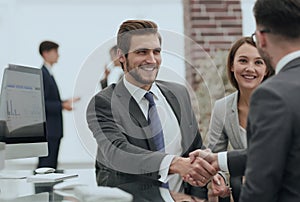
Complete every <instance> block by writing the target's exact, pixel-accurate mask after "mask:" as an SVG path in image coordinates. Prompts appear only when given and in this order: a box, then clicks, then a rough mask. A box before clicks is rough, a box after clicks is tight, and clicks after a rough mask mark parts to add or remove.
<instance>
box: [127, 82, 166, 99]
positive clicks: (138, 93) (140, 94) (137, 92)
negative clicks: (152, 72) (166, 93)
mask: <svg viewBox="0 0 300 202" xmlns="http://www.w3.org/2000/svg"><path fill="white" fill-rule="evenodd" d="M123 78H124V79H123V82H124V85H125V87H126V88H127V90H128V91H129V93H130V94H131V95H132V97H133V98H134V99H135V101H136V102H137V103H139V102H140V101H141V100H142V99H143V98H144V95H145V94H146V93H147V92H150V91H151V92H152V94H153V95H154V98H155V99H158V95H159V92H160V91H159V88H158V87H157V85H156V83H155V82H153V84H152V86H151V88H150V90H149V91H146V90H144V89H142V88H140V87H137V86H135V85H133V84H132V83H130V82H129V81H127V80H126V76H124V77H123Z"/></svg>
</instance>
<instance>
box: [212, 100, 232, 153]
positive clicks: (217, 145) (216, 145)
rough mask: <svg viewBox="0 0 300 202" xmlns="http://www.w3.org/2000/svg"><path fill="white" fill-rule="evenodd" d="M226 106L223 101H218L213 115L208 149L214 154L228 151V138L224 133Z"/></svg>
mask: <svg viewBox="0 0 300 202" xmlns="http://www.w3.org/2000/svg"><path fill="white" fill-rule="evenodd" d="M225 107H226V105H225V103H224V102H222V101H216V103H215V106H214V108H213V112H212V115H211V120H210V125H209V129H208V146H207V147H208V148H209V149H211V150H212V151H213V152H220V151H226V150H227V146H228V137H227V134H225V132H224V124H225V118H226V117H225V116H226V113H225V112H226V109H225Z"/></svg>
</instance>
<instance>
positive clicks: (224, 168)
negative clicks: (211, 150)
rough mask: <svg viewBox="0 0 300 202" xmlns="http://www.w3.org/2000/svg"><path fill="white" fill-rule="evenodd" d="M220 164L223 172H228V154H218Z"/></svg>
mask: <svg viewBox="0 0 300 202" xmlns="http://www.w3.org/2000/svg"><path fill="white" fill-rule="evenodd" d="M218 164H219V167H220V170H221V171H224V172H228V165H227V152H219V153H218Z"/></svg>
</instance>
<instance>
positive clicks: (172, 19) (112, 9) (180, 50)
mask: <svg viewBox="0 0 300 202" xmlns="http://www.w3.org/2000/svg"><path fill="white" fill-rule="evenodd" d="M184 1H187V0H143V1H139V0H85V1H81V0H43V1H41V0H0V44H1V54H0V72H1V76H0V78H2V72H3V69H4V68H5V67H6V66H7V64H9V63H13V64H23V65H28V66H33V67H37V68H39V67H40V66H41V65H42V58H41V56H40V55H39V52H38V46H39V44H40V42H41V41H43V40H52V41H55V42H57V43H59V44H60V48H59V54H60V58H59V61H58V63H57V64H56V65H55V66H54V69H53V71H54V75H55V78H56V81H57V83H58V86H59V88H60V93H61V97H62V99H64V98H69V97H72V96H80V97H81V100H80V101H79V102H78V103H75V104H74V108H75V110H74V111H73V112H64V114H63V115H64V138H63V140H62V144H61V147H60V154H59V167H60V168H64V169H65V168H93V166H94V156H95V153H96V147H97V145H96V142H95V141H94V139H93V137H92V134H91V133H90V131H89V130H88V128H87V124H86V118H85V109H86V106H87V104H88V102H89V100H90V98H91V97H92V96H93V94H95V93H96V92H97V91H98V90H99V84H98V82H99V81H100V79H101V77H102V76H103V72H104V67H105V65H106V64H110V58H109V53H108V50H109V48H110V47H111V46H112V45H114V43H116V39H115V36H116V32H117V30H118V27H119V25H120V24H121V23H122V22H123V21H125V20H127V19H137V18H139V19H150V20H153V21H155V22H156V23H157V24H158V25H159V29H161V30H162V31H163V33H164V34H165V35H168V36H170V35H171V36H173V37H174V38H172V37H168V36H167V37H164V34H163V49H164V48H165V47H167V49H172V48H173V46H175V48H176V50H177V51H176V54H172V53H169V52H168V51H166V52H163V64H162V66H163V67H165V68H171V69H172V72H176V74H174V75H175V77H174V76H170V74H169V71H164V69H163V68H162V69H161V72H160V74H159V78H160V79H164V80H174V81H175V82H181V83H183V84H185V82H184V78H185V74H186V72H185V62H184V60H183V59H182V57H184V55H185V53H184V51H185V39H184V33H185V32H184V17H185V16H184V9H183V3H184ZM253 3H254V0H241V9H242V20H243V22H242V24H243V28H242V32H243V33H242V34H243V35H251V34H252V33H253V32H254V30H255V22H254V18H253V15H252V7H253ZM172 39H173V40H174V39H175V40H176V41H175V42H174V41H172ZM164 46H165V47H164ZM181 56H182V57H181ZM177 77H178V78H179V79H178V78H177ZM36 163H37V159H36V158H31V159H20V160H9V161H7V162H6V165H5V168H6V169H14V168H18V169H19V168H23V169H27V168H28V169H33V168H35V166H36Z"/></svg>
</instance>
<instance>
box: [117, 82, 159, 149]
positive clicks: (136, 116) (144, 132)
mask: <svg viewBox="0 0 300 202" xmlns="http://www.w3.org/2000/svg"><path fill="white" fill-rule="evenodd" d="M114 92H115V94H116V96H117V97H118V99H119V100H120V103H121V106H125V107H126V106H128V111H129V115H130V119H131V120H128V121H132V122H133V123H134V124H135V125H136V126H138V127H139V128H140V129H141V131H140V132H141V138H145V139H147V140H148V141H147V143H148V146H149V149H150V150H152V151H155V150H156V146H155V144H154V142H153V141H152V133H151V130H150V128H149V127H148V121H147V120H146V118H145V116H144V114H143V112H142V111H141V109H140V107H139V105H138V104H137V102H136V101H135V99H134V98H133V97H132V96H131V95H130V93H129V91H128V90H127V89H126V87H125V86H124V82H123V79H121V80H120V81H119V82H118V84H117V85H116V87H115V91H114Z"/></svg>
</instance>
